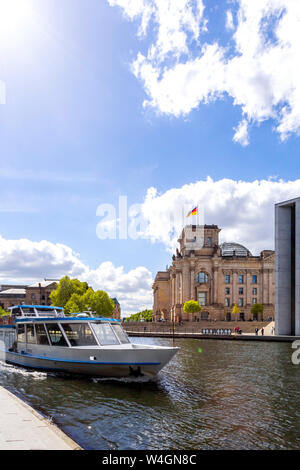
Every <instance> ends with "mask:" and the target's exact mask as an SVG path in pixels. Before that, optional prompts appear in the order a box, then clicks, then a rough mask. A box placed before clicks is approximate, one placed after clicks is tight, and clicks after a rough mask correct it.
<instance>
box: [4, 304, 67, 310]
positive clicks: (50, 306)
mask: <svg viewBox="0 0 300 470" xmlns="http://www.w3.org/2000/svg"><path fill="white" fill-rule="evenodd" d="M13 308H39V309H43V308H45V309H47V310H48V309H52V310H63V307H53V305H24V304H20V305H13V306H12V307H9V310H11V309H13Z"/></svg>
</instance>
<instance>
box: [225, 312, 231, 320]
mask: <svg viewBox="0 0 300 470" xmlns="http://www.w3.org/2000/svg"><path fill="white" fill-rule="evenodd" d="M226 321H231V313H230V312H227V313H226Z"/></svg>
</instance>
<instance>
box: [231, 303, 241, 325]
mask: <svg viewBox="0 0 300 470" xmlns="http://www.w3.org/2000/svg"><path fill="white" fill-rule="evenodd" d="M240 311H241V310H240V309H239V308H238V306H237V304H234V306H233V309H232V313H233V314H234V315H236V321H237V316H238V314H239V313H240Z"/></svg>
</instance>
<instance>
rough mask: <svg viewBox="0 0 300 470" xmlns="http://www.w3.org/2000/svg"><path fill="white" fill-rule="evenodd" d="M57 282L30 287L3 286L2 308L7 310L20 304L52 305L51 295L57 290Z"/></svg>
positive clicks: (1, 293)
mask: <svg viewBox="0 0 300 470" xmlns="http://www.w3.org/2000/svg"><path fill="white" fill-rule="evenodd" d="M56 287H57V283H56V282H55V281H40V282H37V283H35V284H31V285H30V286H15V285H11V286H10V285H2V286H1V291H0V306H1V307H2V308H3V309H4V310H7V309H8V308H9V307H12V306H13V305H18V304H24V305H51V300H50V297H49V296H50V293H51V292H52V291H53V290H54V289H56Z"/></svg>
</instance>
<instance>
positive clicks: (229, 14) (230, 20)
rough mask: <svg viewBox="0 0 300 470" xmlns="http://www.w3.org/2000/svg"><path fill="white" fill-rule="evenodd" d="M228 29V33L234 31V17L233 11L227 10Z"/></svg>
mask: <svg viewBox="0 0 300 470" xmlns="http://www.w3.org/2000/svg"><path fill="white" fill-rule="evenodd" d="M226 29H227V30H228V31H230V30H233V29H234V23H233V15H232V11H231V10H227V12H226Z"/></svg>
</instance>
